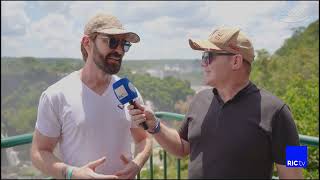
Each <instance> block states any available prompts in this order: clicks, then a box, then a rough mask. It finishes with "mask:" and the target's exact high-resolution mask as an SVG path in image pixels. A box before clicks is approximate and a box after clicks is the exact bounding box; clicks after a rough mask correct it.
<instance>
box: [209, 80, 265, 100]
mask: <svg viewBox="0 0 320 180" xmlns="http://www.w3.org/2000/svg"><path fill="white" fill-rule="evenodd" d="M258 90H259V89H258V88H257V86H256V85H255V84H253V83H252V82H251V81H249V83H248V85H247V86H245V87H244V88H242V89H241V90H240V91H239V92H238V93H237V94H236V95H235V96H234V97H233V98H231V99H230V100H229V101H233V100H235V99H238V98H240V97H243V96H245V95H248V94H251V93H253V92H256V91H258ZM212 92H213V94H214V95H215V97H216V98H217V99H218V101H219V102H221V103H223V100H222V98H221V97H220V95H219V93H218V90H217V89H216V88H213V89H212Z"/></svg>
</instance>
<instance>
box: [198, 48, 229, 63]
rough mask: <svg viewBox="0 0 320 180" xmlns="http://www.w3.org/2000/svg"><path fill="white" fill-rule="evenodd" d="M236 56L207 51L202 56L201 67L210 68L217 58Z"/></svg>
mask: <svg viewBox="0 0 320 180" xmlns="http://www.w3.org/2000/svg"><path fill="white" fill-rule="evenodd" d="M233 55H235V54H233V53H228V52H211V51H205V52H203V54H202V59H201V65H202V66H208V65H209V64H210V63H211V62H212V61H213V60H214V59H215V58H216V57H217V56H233Z"/></svg>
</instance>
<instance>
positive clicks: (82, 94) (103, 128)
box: [36, 71, 143, 174]
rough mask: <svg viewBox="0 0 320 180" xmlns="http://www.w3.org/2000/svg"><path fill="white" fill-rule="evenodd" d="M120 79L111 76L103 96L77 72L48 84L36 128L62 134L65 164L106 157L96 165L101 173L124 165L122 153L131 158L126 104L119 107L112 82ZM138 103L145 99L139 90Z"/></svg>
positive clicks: (48, 132)
mask: <svg viewBox="0 0 320 180" xmlns="http://www.w3.org/2000/svg"><path fill="white" fill-rule="evenodd" d="M119 79H120V78H119V77H118V76H116V75H113V76H112V80H111V82H110V85H109V86H108V88H107V89H106V90H105V92H104V93H103V95H101V96H100V95H98V94H97V93H95V92H94V91H92V90H91V89H90V88H88V87H87V86H86V85H85V84H84V83H83V82H82V81H81V79H80V73H79V71H75V72H73V73H71V74H69V75H68V76H66V77H64V78H63V79H61V80H60V81H58V82H56V83H55V84H53V85H51V86H50V87H48V88H47V89H46V90H45V91H44V92H43V93H42V95H41V97H40V102H39V107H38V117H37V122H36V128H37V129H38V130H39V131H40V133H41V134H43V135H45V136H48V137H60V139H59V143H58V145H59V146H58V147H59V149H58V150H59V152H60V156H61V158H62V160H63V162H65V163H66V164H69V165H73V166H77V167H81V166H83V165H85V164H87V163H88V162H90V161H94V160H97V159H99V158H101V157H103V156H106V162H105V163H103V164H102V165H100V166H98V167H97V168H96V171H97V172H98V173H103V174H114V173H115V172H116V171H118V170H120V169H122V168H123V167H124V164H123V162H122V161H121V159H120V155H121V154H124V155H126V156H127V157H129V158H132V154H133V153H132V152H131V144H132V142H133V141H132V136H131V133H130V128H137V127H136V126H134V124H133V123H132V121H131V118H130V115H129V114H128V110H127V107H126V106H125V107H124V108H123V109H121V108H119V107H118V105H120V102H119V101H118V99H117V98H116V96H115V94H114V92H113V89H112V84H113V83H114V82H115V81H117V80H119ZM137 100H138V102H140V103H142V102H143V101H142V98H141V96H140V94H139V92H138V98H137Z"/></svg>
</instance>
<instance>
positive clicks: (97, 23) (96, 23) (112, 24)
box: [84, 13, 140, 43]
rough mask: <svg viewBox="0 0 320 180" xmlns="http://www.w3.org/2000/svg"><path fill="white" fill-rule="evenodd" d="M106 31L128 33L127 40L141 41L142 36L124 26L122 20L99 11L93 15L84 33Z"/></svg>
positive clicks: (114, 33) (113, 33)
mask: <svg viewBox="0 0 320 180" xmlns="http://www.w3.org/2000/svg"><path fill="white" fill-rule="evenodd" d="M92 33H104V34H109V35H117V34H127V38H126V40H127V41H129V42H132V43H137V42H139V41H140V37H139V36H138V35H137V34H136V33H134V32H130V31H127V30H125V29H124V28H123V26H122V24H121V22H120V21H119V20H118V19H117V18H116V17H115V16H113V15H110V14H104V13H99V14H97V15H95V16H94V17H92V18H91V19H90V20H89V21H88V23H87V24H86V26H85V28H84V34H86V35H90V34H92Z"/></svg>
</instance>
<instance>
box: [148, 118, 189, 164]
mask: <svg viewBox="0 0 320 180" xmlns="http://www.w3.org/2000/svg"><path fill="white" fill-rule="evenodd" d="M153 137H154V138H155V139H156V140H157V142H158V143H159V144H160V145H161V146H162V147H163V148H164V149H165V150H166V151H168V152H169V153H171V154H173V155H175V156H177V157H179V158H183V157H185V156H187V155H189V153H190V144H189V142H187V141H185V140H184V139H182V138H181V137H180V136H179V134H178V132H177V131H176V130H174V129H171V128H168V127H166V126H165V125H164V124H162V123H160V131H159V132H158V133H156V134H154V136H153Z"/></svg>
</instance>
